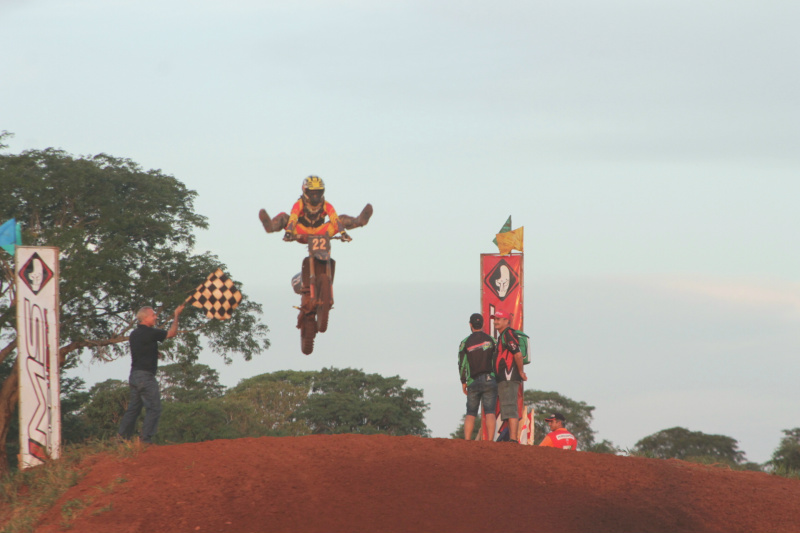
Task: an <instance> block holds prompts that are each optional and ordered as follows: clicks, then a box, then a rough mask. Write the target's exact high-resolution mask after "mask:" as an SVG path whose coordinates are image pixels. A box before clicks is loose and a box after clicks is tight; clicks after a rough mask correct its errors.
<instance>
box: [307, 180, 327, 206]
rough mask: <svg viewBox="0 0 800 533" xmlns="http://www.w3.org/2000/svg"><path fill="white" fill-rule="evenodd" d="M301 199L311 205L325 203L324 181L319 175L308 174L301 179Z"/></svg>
mask: <svg viewBox="0 0 800 533" xmlns="http://www.w3.org/2000/svg"><path fill="white" fill-rule="evenodd" d="M303 201H304V202H305V203H307V204H308V205H310V206H312V207H319V206H321V205H322V204H323V203H325V182H323V181H322V179H321V178H320V177H319V176H309V177H307V178H305V179H304V180H303Z"/></svg>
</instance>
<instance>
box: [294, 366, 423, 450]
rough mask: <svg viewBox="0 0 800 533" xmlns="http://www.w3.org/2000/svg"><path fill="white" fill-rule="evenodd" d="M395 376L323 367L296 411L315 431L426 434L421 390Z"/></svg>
mask: <svg viewBox="0 0 800 533" xmlns="http://www.w3.org/2000/svg"><path fill="white" fill-rule="evenodd" d="M405 383H406V380H404V379H401V378H400V377H399V376H392V377H388V378H386V377H383V376H381V375H379V374H365V373H364V372H363V371H361V370H355V369H352V368H345V369H335V368H324V369H322V370H321V371H320V372H319V373H317V375H316V377H315V379H314V382H313V386H312V389H311V394H310V395H309V397H308V400H307V402H306V404H305V406H304V407H302V408H301V409H300V411H299V416H300V418H304V419H305V420H306V421H307V422H308V425H309V426H310V427H311V431H312V432H313V433H315V434H321V433H324V434H333V433H361V434H373V433H383V434H387V435H419V436H428V435H429V433H430V432H429V431H428V429H427V427H426V426H425V423H424V421H423V416H424V414H425V411H427V410H428V408H429V407H428V404H426V403H424V402H423V401H422V391H421V390H419V389H413V388H406V387H405Z"/></svg>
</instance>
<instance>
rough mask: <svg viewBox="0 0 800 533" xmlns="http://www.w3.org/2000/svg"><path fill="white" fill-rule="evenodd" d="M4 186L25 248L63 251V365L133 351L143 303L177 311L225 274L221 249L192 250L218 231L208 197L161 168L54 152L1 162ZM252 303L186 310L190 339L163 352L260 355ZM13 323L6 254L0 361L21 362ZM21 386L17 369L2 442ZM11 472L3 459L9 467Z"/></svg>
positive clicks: (8, 214) (2, 213)
mask: <svg viewBox="0 0 800 533" xmlns="http://www.w3.org/2000/svg"><path fill="white" fill-rule="evenodd" d="M6 136H7V134H6ZM2 139H3V137H2V136H0V141H2ZM0 182H2V183H3V194H2V195H0V221H5V220H7V219H10V218H16V220H17V221H18V222H20V223H21V225H22V235H23V242H24V243H25V244H26V245H35V246H45V245H46V246H56V247H58V248H59V250H60V275H61V279H60V285H59V290H60V304H61V315H60V339H61V346H60V350H59V355H60V358H61V361H62V365H70V364H74V362H75V361H77V358H78V357H80V355H81V354H82V353H83V352H85V351H88V352H90V353H91V355H92V357H94V358H98V359H102V360H112V359H115V358H118V357H121V356H124V355H127V346H126V345H123V344H120V343H122V342H123V341H126V340H127V335H128V332H129V331H130V330H131V328H132V327H133V326H134V325H135V312H136V310H137V309H138V308H139V307H141V306H144V305H150V306H152V307H154V308H155V309H157V310H163V311H165V313H164V315H165V316H166V315H168V313H169V312H170V311H171V310H172V309H174V308H175V307H176V306H177V305H178V304H180V303H181V302H182V301H183V300H184V299H185V298H186V296H187V295H188V294H189V292H190V291H191V290H192V289H193V288H194V287H196V286H197V285H199V284H200V283H202V282H203V281H204V280H205V278H206V277H207V276H208V275H209V274H210V273H212V272H213V271H214V270H216V269H217V268H220V267H221V268H223V269H226V267H225V265H224V264H223V263H222V262H221V261H220V259H219V258H218V257H216V256H215V255H213V254H212V253H209V252H206V253H200V254H196V253H194V252H193V247H194V243H195V235H194V232H195V231H196V230H200V229H203V228H206V227H207V225H208V224H207V221H206V219H205V217H203V216H201V215H199V214H197V213H195V212H194V199H195V198H196V196H197V193H196V192H194V191H192V190H190V189H188V188H187V187H186V186H185V185H184V184H183V183H181V182H180V181H179V180H177V179H176V178H174V177H173V176H170V175H167V174H164V173H163V172H161V171H160V170H144V169H142V168H141V167H140V166H139V165H138V164H136V163H134V162H133V161H131V160H129V159H122V158H117V157H113V156H110V155H107V154H98V155H95V156H86V157H74V156H72V155H69V154H67V153H65V152H63V151H61V150H56V149H52V148H49V149H45V150H29V151H25V152H22V153H21V154H16V155H6V154H3V155H0ZM228 274H229V275H231V277H232V278H233V279H236V276H235V273H231V272H228ZM239 288H240V289H241V287H239ZM243 296H244V298H243V300H242V303H241V304H240V306H239V308H238V309H237V310H236V312H235V313H234V314H233V317H232V318H231V319H230V320H226V321H219V320H207V319H206V318H205V317H204V316H203V315H202V314H201V313H199V312H195V313H193V312H185V313H184V314H183V315H182V316H181V333H180V335H178V336H177V337H175V338H173V339H171V340H169V341H167V342H165V343H164V350H163V351H165V352H166V353H167V354H168V356H169V357H170V358H172V359H174V360H178V361H194V360H196V358H197V356H198V354H199V352H200V350H201V349H202V348H206V349H209V350H211V351H212V352H214V353H217V354H219V355H220V356H221V357H222V358H223V359H224V361H225V362H230V361H231V356H232V355H234V354H241V356H242V357H244V359H246V360H249V359H251V358H252V357H253V356H254V355H256V354H258V353H260V352H262V351H263V350H265V349H267V348H268V347H269V341H268V339H267V332H268V328H267V326H266V325H264V324H262V323H261V322H260V319H259V315H260V314H261V306H260V305H258V304H256V303H254V302H252V301H251V300H249V299H248V298H247V295H246V294H244V291H243ZM187 311H189V310H188V309H187ZM14 328H15V294H14V285H13V259H12V258H11V257H10V256H8V255H7V254H6V253H5V252H4V251H0V361H3V360H5V359H6V358H8V357H14V356H15V348H16V337H15V329H14ZM17 386H18V383H17V379H16V373H14V372H12V373H11V374H10V376H9V378H8V379H5V380H4V382H3V384H2V387H0V446H3V445H4V444H5V442H6V439H7V437H8V428H9V419H10V417H11V413H12V411H13V408H14V405H15V403H16V393H17ZM3 457H5V454H0V461H2V458H3ZM5 466H6V465H5V463H4V462H2V463H0V472H1V471H2V470H3V469H4V468H5Z"/></svg>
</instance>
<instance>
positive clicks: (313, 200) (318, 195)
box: [305, 189, 325, 206]
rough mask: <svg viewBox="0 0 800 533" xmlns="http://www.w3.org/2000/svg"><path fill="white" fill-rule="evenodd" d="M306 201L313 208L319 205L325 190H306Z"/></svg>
mask: <svg viewBox="0 0 800 533" xmlns="http://www.w3.org/2000/svg"><path fill="white" fill-rule="evenodd" d="M305 195H306V200H308V203H309V204H311V205H314V206H317V205H320V204H321V203H322V200H323V198H325V189H317V190H316V191H309V190H306V194H305Z"/></svg>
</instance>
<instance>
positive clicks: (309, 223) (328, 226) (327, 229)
mask: <svg viewBox="0 0 800 533" xmlns="http://www.w3.org/2000/svg"><path fill="white" fill-rule="evenodd" d="M371 216H372V205H371V204H367V205H366V206H364V209H363V210H362V211H361V214H360V215H358V216H357V217H351V216H348V215H337V214H336V210H335V209H334V208H333V206H332V205H331V204H329V203H328V202H326V201H325V183H324V182H323V181H322V180H321V179H320V178H319V177H318V176H308V177H307V178H305V179H304V180H303V195H302V196H301V197H300V198H298V199H297V201H296V202H295V203H294V205H293V206H292V211H291V213H290V214H288V215H287V214H286V213H280V214H278V215H277V216H276V217H275V218H270V217H269V215H268V214H267V212H266V211H265V210H263V209H262V210H261V211H259V212H258V218H259V219H261V224H262V225H263V226H264V229H265V230H266V231H267V233H273V232H275V231H280V230H282V229H283V230H286V233H285V234H284V235H283V240H285V241H291V240H295V239H296V238H297V236H298V235H323V234H326V233H327V234H328V235H329V236H331V237H333V236H334V235H336V234H337V233H341V234H342V240H344V241H349V240H351V238H350V236H349V235H348V234H347V231H345V230H348V229H354V228H360V227H361V226H365V225H366V224H367V222H369V219H370V217H371ZM326 218H327V219H328V220H327V221H326Z"/></svg>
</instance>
